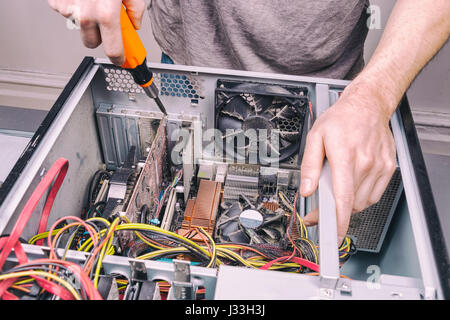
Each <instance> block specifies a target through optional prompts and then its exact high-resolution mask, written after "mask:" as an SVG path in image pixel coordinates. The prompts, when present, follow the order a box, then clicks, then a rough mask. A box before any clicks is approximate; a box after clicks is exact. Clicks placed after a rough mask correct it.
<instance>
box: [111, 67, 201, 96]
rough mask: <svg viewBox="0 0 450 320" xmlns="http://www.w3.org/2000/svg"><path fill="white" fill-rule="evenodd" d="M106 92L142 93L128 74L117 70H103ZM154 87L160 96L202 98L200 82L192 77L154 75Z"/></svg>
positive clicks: (173, 74) (168, 74)
mask: <svg viewBox="0 0 450 320" xmlns="http://www.w3.org/2000/svg"><path fill="white" fill-rule="evenodd" d="M103 71H104V72H105V81H106V83H107V85H106V90H108V91H116V92H123V93H140V94H143V93H144V91H143V90H142V88H141V87H140V86H138V85H137V84H136V83H135V82H134V80H133V77H132V76H131V74H130V72H129V71H127V70H124V69H118V68H104V69H103ZM153 77H154V81H155V85H156V86H157V87H158V88H159V91H160V92H159V94H160V95H166V96H171V97H179V98H186V99H200V98H201V97H202V91H203V90H202V82H201V80H200V79H198V78H197V77H195V76H193V75H185V74H178V73H157V72H156V73H154V74H153Z"/></svg>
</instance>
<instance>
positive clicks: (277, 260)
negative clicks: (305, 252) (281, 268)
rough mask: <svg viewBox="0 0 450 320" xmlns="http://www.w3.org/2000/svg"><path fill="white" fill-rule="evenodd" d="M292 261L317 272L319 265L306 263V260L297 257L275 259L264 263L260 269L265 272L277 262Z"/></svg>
mask: <svg viewBox="0 0 450 320" xmlns="http://www.w3.org/2000/svg"><path fill="white" fill-rule="evenodd" d="M284 260H285V261H292V262H295V263H298V264H299V265H302V266H304V267H307V268H309V269H311V270H313V271H316V272H319V265H317V264H315V263H313V262H311V261H308V260H306V259H302V258H299V257H292V256H290V257H289V256H284V257H280V258H277V259H275V260H272V261H270V262H268V263H266V264H265V265H263V266H262V267H261V268H260V269H262V270H267V269H269V268H270V267H271V266H272V265H273V264H274V263H277V262H279V261H284Z"/></svg>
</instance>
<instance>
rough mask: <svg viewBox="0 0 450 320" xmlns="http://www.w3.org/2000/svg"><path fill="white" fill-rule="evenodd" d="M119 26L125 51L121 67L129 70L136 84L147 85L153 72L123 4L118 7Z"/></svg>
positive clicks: (151, 79)
mask: <svg viewBox="0 0 450 320" xmlns="http://www.w3.org/2000/svg"><path fill="white" fill-rule="evenodd" d="M120 28H121V30H122V43H123V49H124V53H125V62H124V63H123V64H122V66H121V67H122V68H124V69H127V70H129V71H130V72H131V75H132V76H133V78H134V81H135V82H136V83H137V84H138V85H140V86H141V87H148V86H150V85H151V84H152V83H153V74H152V72H151V71H150V70H149V68H148V67H147V59H146V57H147V51H146V50H145V47H144V44H143V43H142V41H141V39H140V38H139V35H138V33H137V32H136V29H135V28H134V26H133V24H132V23H131V20H130V18H129V17H128V14H127V12H126V10H125V8H124V7H123V6H122V7H121V9H120Z"/></svg>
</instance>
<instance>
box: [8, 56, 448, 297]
mask: <svg viewBox="0 0 450 320" xmlns="http://www.w3.org/2000/svg"><path fill="white" fill-rule="evenodd" d="M99 64H109V62H108V61H107V60H105V59H93V58H91V57H86V58H85V59H84V60H83V61H82V63H81V65H80V66H79V68H78V69H77V71H76V72H75V73H74V75H73V77H72V78H71V80H70V81H69V83H68V84H67V85H66V87H65V88H64V90H63V92H62V94H61V95H60V97H59V98H58V100H57V101H56V103H55V105H54V106H53V107H52V109H51V110H50V112H49V114H48V115H47V117H46V118H45V119H44V121H43V123H42V124H41V126H40V127H39V129H38V130H37V132H36V133H35V135H34V136H33V138H32V139H31V141H30V143H29V145H28V146H27V148H26V150H25V151H24V152H23V154H22V156H21V157H20V158H19V160H18V161H17V163H16V165H15V166H14V168H13V170H12V171H11V173H10V175H9V176H8V177H7V179H6V180H5V182H4V184H3V186H2V188H1V189H0V212H2V219H1V221H0V230H1V231H3V229H4V227H5V226H6V223H7V221H8V220H9V219H10V218H11V216H12V214H13V213H14V209H15V208H16V207H17V206H18V204H19V203H20V201H21V199H22V197H23V194H24V193H25V191H26V189H27V187H28V184H29V183H30V182H31V179H32V178H33V177H34V176H35V175H36V174H37V170H38V169H39V167H40V165H41V163H42V161H43V160H44V158H45V155H46V151H45V150H49V149H50V148H51V146H52V143H53V142H54V141H55V139H56V137H57V135H58V132H60V130H62V129H63V127H64V125H65V121H67V119H68V117H69V116H70V114H71V111H73V108H75V107H76V103H77V101H78V100H77V99H79V98H80V94H81V93H82V92H84V90H85V89H86V88H87V87H88V86H89V84H90V81H91V80H92V79H93V77H94V75H95V73H96V71H97V69H98V67H99V66H98V65H99ZM149 65H150V67H152V68H153V69H154V70H167V71H169V72H170V71H174V72H176V71H184V72H190V73H192V74H195V75H199V74H200V75H201V74H212V75H217V76H228V77H230V76H231V77H238V78H246V79H250V80H252V79H258V80H270V81H274V82H275V83H276V82H281V83H288V84H289V83H298V82H301V83H309V84H311V85H312V86H314V88H315V97H312V98H311V100H313V99H314V98H315V99H316V100H315V101H316V104H315V113H316V115H315V116H316V117H317V116H318V115H320V114H321V113H322V112H323V111H324V110H325V109H326V108H328V107H329V106H330V96H329V91H328V90H329V89H336V88H337V89H343V88H344V87H345V86H346V85H347V84H348V83H349V82H348V81H343V80H331V79H323V78H309V77H301V76H292V75H278V74H268V73H258V72H247V71H235V70H225V69H213V68H202V67H190V66H179V65H166V64H149ZM80 91H82V92H81V93H80ZM171 118H172V119H173V120H178V121H179V118H177V117H176V116H175V115H170V116H169V120H171ZM391 126H392V131H393V134H394V138H395V142H396V147H397V152H398V155H399V165H400V169H401V172H402V177H403V181H404V189H405V194H406V198H407V203H408V209H409V213H410V218H411V223H412V226H413V235H414V239H415V242H416V245H417V249H418V255H419V261H420V270H421V273H422V281H423V288H416V289H420V290H421V291H422V292H423V296H424V298H426V299H436V298H438V299H442V298H447V299H450V264H449V260H448V254H447V250H446V247H445V243H444V238H443V234H442V229H441V225H440V222H439V219H438V215H437V210H436V206H435V203H434V199H433V195H432V192H431V186H430V182H429V179H428V176H427V173H426V168H425V163H424V160H423V155H422V153H421V149H420V145H419V141H418V138H417V133H416V130H415V127H414V123H413V121H412V116H411V111H410V108H409V104H408V101H407V99H406V98H404V99H403V100H402V102H401V104H400V106H399V108H398V110H397V111H396V113H395V114H394V115H393V117H392V119H391ZM47 152H48V151H47ZM318 207H319V219H320V221H321V222H320V223H319V238H320V239H319V241H320V247H321V250H320V278H319V279H320V281H319V283H318V286H319V289H320V290H322V291H323V293H324V295H325V297H330V298H333V297H334V298H336V295H335V293H336V292H345V288H348V285H350V288H351V283H352V282H354V281H350V283H347V282H345V283H344V286H345V288H344V291H342V289H343V286H342V284H343V282H342V281H341V279H340V278H339V264H338V256H337V243H336V232H335V230H336V217H335V215H334V214H333V213H334V212H335V205H334V199H333V196H332V184H331V174H330V169H329V166H328V165H327V164H325V167H324V170H323V173H322V176H321V178H320V182H319V191H318ZM24 248H25V250H26V252H27V253H28V254H29V255H30V257H31V258H34V257H36V258H37V257H42V256H43V255H44V256H45V253H44V251H45V250H44V251H42V250H41V249H40V248H39V247H38V246H28V245H25V246H24ZM69 258H70V259H75V260H76V259H78V260H82V259H84V257H83V256H82V254H81V255H80V254H79V253H77V252H69ZM10 259H11V261H14V258H12V257H11V258H10ZM130 260H133V259H127V258H122V257H106V258H105V264H106V265H107V267H105V268H106V269H108V268H110V269H109V270H114V266H116V267H117V268H118V269H120V270H118V271H121V272H125V273H127V272H129V261H130ZM144 263H145V266H146V268H147V272H148V273H149V274H150V275H155V277H156V275H158V276H161V277H162V276H164V277H165V279H167V280H171V279H172V278H171V276H170V275H171V274H173V270H174V268H173V265H172V264H167V263H160V262H155V261H144ZM191 269H192V273H193V274H194V279H195V277H196V276H198V279H202V280H200V282H199V283H204V284H208V285H213V286H215V281H216V271H215V270H208V269H204V268H198V267H192V268H191ZM197 269H199V270H197ZM127 270H128V271H127ZM155 270H156V271H155ZM157 270H160V271H161V272H162V273H158V272H157ZM219 274H220V272H219ZM202 281H203V282H202ZM355 284H356V283H355ZM381 285H382V286H383V284H381ZM330 290H331V291H330ZM368 294H370V292H368ZM208 298H212V296H208ZM356 298H361V297H356ZM365 298H367V296H366V297H365ZM369 298H370V297H369Z"/></svg>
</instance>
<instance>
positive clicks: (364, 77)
mask: <svg viewBox="0 0 450 320" xmlns="http://www.w3.org/2000/svg"><path fill="white" fill-rule="evenodd" d="M449 15H450V1H448V0H432V1H431V0H397V2H396V4H395V7H394V9H393V10H392V13H391V16H390V17H389V20H388V23H387V25H386V28H385V30H384V32H383V36H382V37H381V40H380V43H379V44H378V47H377V49H376V50H375V53H374V54H373V56H372V58H371V59H370V61H369V63H368V64H367V66H366V67H365V68H364V70H363V71H362V72H361V73H360V74H359V75H358V77H357V78H356V79H355V80H353V82H352V83H350V85H349V86H347V88H346V89H345V91H344V93H343V94H342V96H341V97H340V99H339V101H338V102H337V103H336V104H335V105H334V106H332V107H331V108H330V109H328V110H327V111H326V112H324V113H323V114H322V115H321V116H320V118H319V119H317V121H316V123H315V124H314V126H313V128H312V129H311V131H310V132H309V134H308V137H307V141H306V144H307V145H306V149H305V154H304V157H303V162H302V167H301V179H302V180H301V187H300V193H301V194H302V195H303V196H305V197H306V196H309V195H311V194H312V193H313V192H314V191H315V189H316V188H317V184H318V181H319V176H320V172H321V169H322V162H323V159H324V157H325V156H326V157H327V159H328V161H329V163H330V167H331V171H332V178H333V191H334V198H335V201H336V211H337V223H338V238H339V239H338V241H339V244H340V242H341V241H342V239H343V237H344V236H345V234H346V232H347V229H348V224H349V221H350V216H351V213H353V212H357V211H361V210H362V209H364V208H366V207H367V206H369V205H370V204H373V203H375V202H377V201H378V200H379V199H380V197H381V195H382V194H383V192H384V190H385V188H386V186H387V185H388V183H389V180H390V179H391V176H392V174H393V172H394V169H395V148H394V141H393V138H392V134H391V132H390V130H389V127H388V123H389V118H390V117H391V115H392V114H393V113H394V111H395V109H396V108H397V105H398V103H399V102H400V99H401V98H402V96H403V95H404V93H405V91H406V90H407V89H408V87H409V85H410V84H411V82H412V81H413V79H414V78H415V77H416V76H417V74H418V73H419V71H420V70H421V69H422V68H423V67H424V66H425V64H426V63H427V62H428V61H430V60H431V58H432V57H433V56H434V55H435V54H436V52H437V51H438V50H439V49H440V48H441V47H442V46H443V45H444V43H445V42H446V41H447V39H448V38H449V36H450V19H448V17H449ZM317 220H318V214H317V211H316V212H311V213H309V214H308V215H307V216H306V217H305V223H306V224H310V225H313V224H315V223H317Z"/></svg>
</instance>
